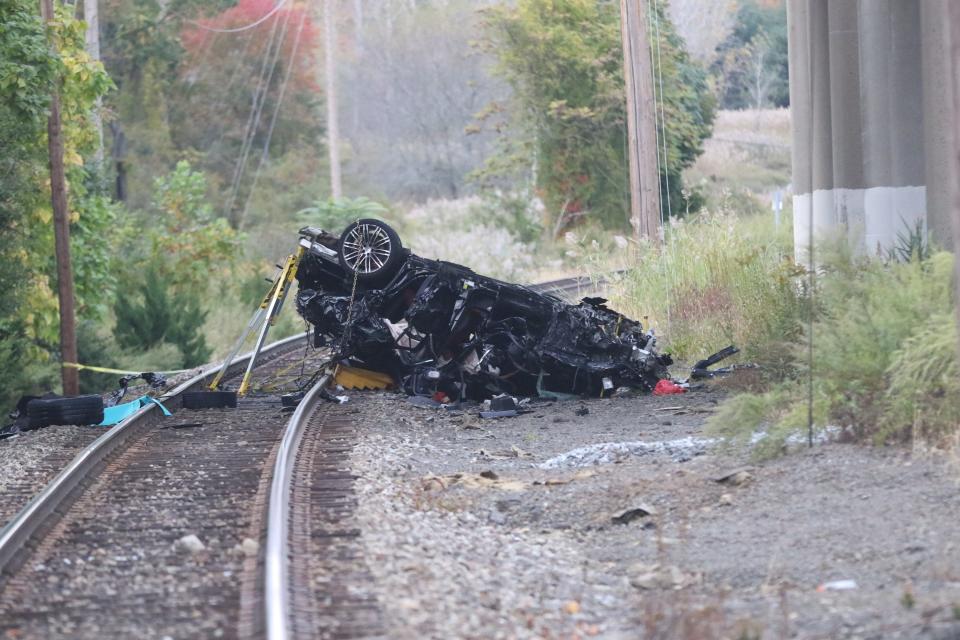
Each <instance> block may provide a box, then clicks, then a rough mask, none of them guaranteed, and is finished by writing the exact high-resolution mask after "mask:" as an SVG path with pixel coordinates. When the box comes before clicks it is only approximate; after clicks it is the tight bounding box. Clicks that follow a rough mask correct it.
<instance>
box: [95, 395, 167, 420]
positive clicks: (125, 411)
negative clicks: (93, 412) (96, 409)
mask: <svg viewBox="0 0 960 640" xmlns="http://www.w3.org/2000/svg"><path fill="white" fill-rule="evenodd" d="M150 403H153V404H155V405H157V406H158V407H160V410H161V411H163V415H165V416H169V415H173V414H171V413H170V412H169V411H167V408H166V407H165V406H163V405H162V404H161V403H160V401H159V400H157V399H156V398H151V397H150V396H141V397H139V398H137V399H136V400H132V401H131V402H124V403H123V404H118V405H116V406H114V407H107V408H106V409H104V410H103V422H101V423H100V424H99V425H97V426H99V427H112V426H113V425H115V424H117V423H119V422H123V421H124V420H126V419H127V418H129V417H130V416H132V415H133V414H135V413H136V412H137V411H139V410H140V408H141V407H145V406H147V405H148V404H150Z"/></svg>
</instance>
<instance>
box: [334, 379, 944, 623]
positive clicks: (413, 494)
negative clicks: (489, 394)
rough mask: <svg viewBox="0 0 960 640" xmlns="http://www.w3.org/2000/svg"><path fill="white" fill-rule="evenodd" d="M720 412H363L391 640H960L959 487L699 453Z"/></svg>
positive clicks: (904, 469) (933, 474)
mask: <svg viewBox="0 0 960 640" xmlns="http://www.w3.org/2000/svg"><path fill="white" fill-rule="evenodd" d="M716 400H717V397H716V395H715V394H713V393H710V392H704V393H691V394H688V395H687V396H683V397H679V398H678V397H676V396H674V397H669V398H654V397H649V396H646V397H641V396H626V397H618V398H613V399H610V400H593V401H586V402H583V403H580V402H563V403H556V404H541V405H535V406H533V407H532V411H531V412H530V413H527V414H525V415H522V416H520V417H518V418H514V419H504V420H496V421H489V420H481V419H479V418H476V417H475V416H474V415H471V414H472V413H473V412H468V413H467V414H465V415H451V414H449V413H447V412H446V411H443V410H431V409H424V408H419V407H413V406H411V405H409V404H407V403H406V402H405V400H404V398H403V397H402V396H397V395H393V394H386V393H364V394H360V393H356V394H352V397H351V401H350V403H349V404H348V405H344V406H343V410H345V411H351V412H353V418H354V420H355V421H356V422H357V424H358V428H359V429H360V436H359V442H358V444H357V446H356V448H355V449H354V452H353V464H354V472H355V473H356V474H357V475H358V479H357V482H356V488H357V491H358V493H359V506H358V511H357V517H358V520H359V522H360V524H361V527H362V529H363V541H364V545H365V548H366V551H367V562H368V565H369V567H370V569H371V571H372V573H373V575H374V577H375V579H376V591H377V597H378V600H379V602H380V606H381V607H382V608H383V611H384V615H385V618H386V621H387V625H388V630H389V633H388V635H389V637H392V638H423V637H430V638H546V637H550V638H557V637H565V638H566V637H602V638H638V637H640V638H722V637H729V638H738V637H749V638H766V637H801V638H837V637H850V638H955V637H960V549H958V547H957V545H958V543H956V542H955V541H954V540H953V538H954V536H953V533H952V532H953V531H954V528H955V523H956V522H957V521H958V519H960V499H958V497H957V491H956V480H957V475H956V473H955V472H954V471H951V467H949V466H948V465H946V464H944V461H942V460H941V459H939V458H936V457H922V456H916V455H910V454H909V453H908V452H906V451H904V450H901V449H896V448H890V449H873V448H869V447H862V446H854V445H842V444H822V445H818V446H816V447H814V448H813V449H812V450H800V451H798V452H797V453H794V454H792V455H789V456H786V457H785V458H781V459H777V460H773V461H770V462H766V463H753V462H751V461H750V460H747V459H744V458H741V457H737V456H734V455H732V454H727V453H721V452H719V451H718V450H717V447H716V446H714V445H713V444H712V443H710V442H709V441H708V439H707V438H706V436H704V434H703V430H702V425H703V421H704V418H705V416H706V415H708V414H709V412H711V411H712V409H713V408H714V407H715V404H716ZM584 409H586V411H585V412H584ZM578 414H585V415H578ZM616 443H625V444H624V446H622V447H617V446H611V444H616ZM684 444H691V445H693V446H681V445H684ZM595 445H603V446H595ZM571 452H572V453H571ZM551 461H552V462H551ZM559 461H567V462H569V464H566V463H563V464H562V463H561V462H559ZM841 580H853V581H855V585H856V586H855V588H853V589H846V590H834V589H833V586H836V585H832V586H831V587H826V588H824V587H823V586H822V585H826V584H828V583H831V582H835V581H841ZM839 586H841V587H843V586H847V587H849V586H850V583H849V582H848V583H842V582H841V583H839ZM818 587H820V588H821V590H818Z"/></svg>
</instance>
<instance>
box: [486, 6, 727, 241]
mask: <svg viewBox="0 0 960 640" xmlns="http://www.w3.org/2000/svg"><path fill="white" fill-rule="evenodd" d="M654 21H655V24H656V25H657V27H658V31H657V33H659V44H658V46H657V47H656V48H655V51H656V55H655V56H654V66H655V73H656V74H657V78H658V83H657V84H658V89H659V84H660V83H659V78H660V76H661V75H662V78H663V83H662V84H663V87H664V95H663V96H658V107H662V109H663V111H664V112H665V116H666V122H667V127H666V137H667V162H666V166H665V167H663V168H662V169H661V179H662V181H663V185H664V188H665V187H666V184H667V183H668V182H669V184H670V190H671V199H676V200H677V202H680V190H681V188H682V180H681V173H682V170H683V168H685V167H687V166H689V165H690V164H691V163H692V162H693V160H694V159H695V158H696V156H697V155H698V154H699V153H700V152H701V150H702V149H701V144H702V141H703V139H704V138H706V137H707V136H708V135H709V132H710V126H711V123H712V120H713V99H712V96H711V93H710V92H709V90H708V87H707V84H706V74H705V72H704V71H703V69H701V68H700V67H698V66H697V65H696V64H695V63H694V62H693V61H691V60H690V58H689V56H688V55H687V54H686V52H685V50H684V48H683V43H682V40H681V39H680V38H679V37H678V36H677V34H676V32H675V31H674V29H673V26H672V24H671V23H670V21H669V19H668V18H667V14H666V8H665V6H664V4H659V5H658V7H657V10H656V11H655V15H654ZM486 25H487V31H488V33H489V35H490V41H489V42H488V43H487V46H488V48H489V50H490V51H492V52H493V53H495V54H496V55H497V56H498V57H499V60H500V66H499V69H500V72H501V74H502V75H503V76H504V77H505V78H506V80H507V81H508V82H509V83H510V84H511V85H512V87H513V89H514V100H515V102H516V103H517V108H516V109H515V113H516V114H517V122H515V123H514V126H513V127H508V128H506V129H504V128H503V125H502V124H501V123H500V122H499V120H500V112H501V111H502V107H499V106H497V105H494V106H493V107H492V108H490V109H488V110H486V111H485V112H483V113H481V114H479V115H478V117H479V118H480V119H481V120H486V121H492V122H493V123H494V126H495V127H497V128H498V130H503V131H504V132H505V133H507V135H509V136H510V137H511V139H510V141H509V143H508V144H507V145H506V147H505V150H504V152H503V153H502V154H501V155H500V156H498V157H495V158H494V161H493V163H492V164H491V165H490V166H489V167H488V171H487V174H486V177H488V178H489V177H491V176H497V175H500V174H502V173H504V172H505V171H508V170H510V169H511V168H513V169H514V170H516V169H517V168H518V167H520V168H524V169H525V168H527V167H529V162H530V159H531V158H535V164H536V166H535V169H534V173H535V181H536V187H537V189H538V190H539V191H540V193H541V195H542V197H543V199H544V201H545V203H546V205H547V211H548V212H549V213H550V214H551V215H552V219H549V220H545V221H544V222H545V223H546V224H549V225H551V226H552V227H553V228H555V229H557V230H562V229H563V228H565V227H568V226H570V225H571V224H572V223H574V222H577V221H578V220H580V219H582V218H584V217H586V216H589V217H590V218H593V219H595V220H597V221H600V222H601V223H603V224H604V225H606V226H610V227H623V226H625V224H626V221H627V209H628V204H627V202H628V201H627V199H628V188H627V168H626V167H627V164H626V146H627V145H626V138H625V131H626V125H625V122H626V121H625V108H626V106H625V94H624V81H623V53H622V49H621V44H620V15H619V10H618V8H617V5H616V4H615V3H598V2H595V1H593V0H520V1H519V2H517V3H516V5H515V6H514V5H512V4H511V5H506V4H504V5H500V6H497V7H494V8H492V9H490V10H488V11H487V12H486ZM518 132H522V133H521V134H520V135H518ZM663 200H664V206H666V202H667V198H666V197H664V198H663Z"/></svg>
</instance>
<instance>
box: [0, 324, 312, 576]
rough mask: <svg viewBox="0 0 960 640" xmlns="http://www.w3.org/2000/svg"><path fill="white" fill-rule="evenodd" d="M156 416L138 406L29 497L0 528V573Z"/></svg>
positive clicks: (197, 380)
mask: <svg viewBox="0 0 960 640" xmlns="http://www.w3.org/2000/svg"><path fill="white" fill-rule="evenodd" d="M306 336H307V334H306V333H301V334H297V335H295V336H290V337H289V338H285V339H283V340H278V341H277V342H274V343H272V344H270V345H268V346H267V347H266V348H264V349H263V350H262V351H261V352H260V354H261V355H263V354H265V353H271V352H277V351H282V350H284V349H285V348H286V347H289V346H290V345H291V344H295V343H297V342H299V341H301V340H303V339H304V338H306ZM253 353H254V352H253V351H251V352H250V353H247V354H245V355H244V356H242V357H241V358H239V359H238V360H237V362H236V363H234V365H233V366H231V371H232V372H239V371H241V370H242V369H243V368H244V367H245V366H246V362H247V361H248V360H249V359H250V358H251V357H252V356H253ZM218 368H219V367H218V366H213V367H211V368H208V369H206V370H205V371H204V372H202V373H200V374H198V375H196V376H194V377H193V378H190V379H189V380H187V381H185V382H184V383H183V384H181V385H179V386H177V387H176V388H175V389H174V390H173V391H171V392H170V395H169V396H167V400H165V402H164V404H165V405H166V406H167V407H168V408H174V409H176V408H179V406H180V404H179V403H180V395H181V394H182V393H183V392H184V391H193V390H199V389H202V388H204V385H205V384H206V382H207V379H208V378H209V377H210V376H211V375H213V374H215V373H216V371H217V370H218ZM159 418H160V408H159V407H157V406H156V405H155V404H154V403H152V402H151V403H150V404H148V405H147V406H145V407H143V408H141V409H140V410H139V411H137V413H135V414H133V415H132V416H130V417H129V418H127V419H126V420H124V421H123V422H121V423H119V424H118V425H116V426H115V427H112V428H111V429H109V430H108V431H107V432H106V433H104V434H103V435H102V436H100V437H99V438H97V439H96V440H94V441H93V442H91V443H90V444H89V445H88V446H87V447H86V448H85V449H83V450H82V451H81V452H80V453H78V454H77V455H76V456H75V457H74V458H73V460H71V461H70V463H69V464H68V465H67V466H66V467H64V469H63V470H62V471H61V472H60V473H59V474H57V476H56V477H55V478H54V479H53V480H51V481H50V483H49V484H47V486H46V487H44V488H43V489H42V490H41V491H40V492H39V493H38V494H37V495H35V496H34V497H33V498H31V500H30V502H28V503H27V504H26V506H24V507H23V509H21V510H20V512H19V513H18V514H17V515H16V516H14V517H13V519H12V520H10V522H8V523H7V524H6V526H4V527H3V529H0V573H3V572H9V570H10V569H11V565H12V561H13V560H14V559H15V558H17V556H18V555H19V554H20V551H21V550H22V549H23V548H24V547H25V546H26V545H27V544H28V543H29V542H30V541H31V540H32V539H33V537H34V536H35V535H36V534H37V532H38V531H39V530H40V529H41V527H42V526H43V524H44V522H45V521H46V520H47V518H48V517H49V516H50V515H51V514H53V513H54V512H55V511H58V510H61V507H63V506H64V504H66V502H67V500H68V499H69V498H70V497H71V496H72V495H74V494H75V492H76V490H77V489H78V488H80V487H81V485H82V484H83V483H84V481H85V480H87V479H88V478H89V477H90V476H91V475H92V474H93V472H94V471H95V470H96V469H97V467H98V466H99V465H100V464H101V463H102V462H103V461H104V460H105V459H106V458H107V457H108V456H109V455H110V454H112V453H113V452H114V451H117V450H118V449H119V448H120V447H121V446H122V445H123V444H124V443H125V442H127V441H128V440H130V438H131V437H133V436H136V435H139V434H140V433H143V432H144V431H146V430H147V429H149V428H150V427H152V426H153V425H154V424H155V423H156V422H158V420H159Z"/></svg>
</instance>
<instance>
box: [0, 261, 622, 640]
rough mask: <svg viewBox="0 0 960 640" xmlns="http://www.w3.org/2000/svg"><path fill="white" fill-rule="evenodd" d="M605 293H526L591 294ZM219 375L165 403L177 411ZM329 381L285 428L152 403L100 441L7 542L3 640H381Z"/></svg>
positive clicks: (263, 405)
mask: <svg viewBox="0 0 960 640" xmlns="http://www.w3.org/2000/svg"><path fill="white" fill-rule="evenodd" d="M603 284H605V279H603V278H599V279H591V278H589V277H577V278H564V279H560V280H554V281H551V282H546V283H541V284H539V285H535V286H533V287H531V288H533V289H534V290H536V291H539V292H543V293H552V294H560V295H565V296H582V295H587V294H589V293H591V292H595V291H596V290H597V288H598V287H601V286H603ZM301 345H305V340H304V336H298V337H295V338H293V339H290V340H287V341H281V342H280V343H276V344H274V345H271V347H270V348H269V349H267V350H265V351H264V354H263V355H264V356H266V357H265V358H264V360H265V361H264V362H263V363H262V364H261V365H260V366H258V368H257V375H258V376H260V377H262V376H263V375H271V374H273V373H276V372H277V371H278V370H281V369H290V368H291V367H292V366H295V365H296V364H297V362H298V361H299V359H300V358H301V356H300V349H299V347H300V346H301ZM246 363H247V360H246V359H241V360H240V361H238V362H237V363H235V364H234V365H233V367H232V368H231V371H230V373H229V374H228V379H229V377H235V376H236V375H237V374H239V373H241V372H242V370H243V368H245V366H246ZM315 369H316V365H314V366H312V367H311V370H315ZM212 375H213V372H212V371H211V372H207V373H205V374H204V375H201V376H198V377H196V378H193V379H191V380H190V381H188V382H186V383H184V384H183V385H181V386H180V387H178V388H177V389H175V390H174V391H173V392H172V394H171V395H170V397H169V398H168V399H167V401H166V404H167V405H168V406H169V407H170V408H171V409H174V410H175V409H177V408H179V406H180V404H179V396H180V394H182V393H183V392H184V391H188V390H197V389H200V388H202V387H203V386H204V385H205V384H206V383H207V381H208V379H209V377H211V376H212ZM328 381H329V380H328V378H327V377H324V378H322V379H321V380H320V381H318V382H317V384H316V385H315V386H314V387H313V388H312V389H311V390H310V391H309V392H308V393H307V395H306V396H305V398H304V399H303V400H302V401H301V403H300V404H299V406H298V408H297V410H296V411H295V412H294V414H293V415H292V416H291V417H290V418H289V420H288V419H287V416H286V415H283V414H282V413H281V411H280V406H279V404H280V403H279V398H278V397H276V395H269V396H268V395H265V394H261V393H253V394H251V395H250V396H249V397H248V398H244V399H242V400H241V402H240V406H239V407H238V409H236V410H205V411H201V412H180V413H176V414H175V415H174V416H173V418H168V419H166V420H165V421H164V422H163V423H162V424H160V418H161V416H160V412H159V411H158V410H157V409H156V408H154V407H153V406H150V407H147V408H145V409H143V410H141V411H140V412H139V413H138V414H137V415H136V416H135V417H134V418H132V419H130V420H128V421H126V422H125V423H123V424H121V425H118V426H117V427H115V428H113V429H111V430H109V431H107V432H106V433H104V435H102V436H100V437H99V438H98V439H97V440H96V441H94V442H93V443H92V444H90V445H89V446H88V447H86V448H85V449H84V450H83V451H82V452H81V453H80V454H78V455H77V456H76V457H75V458H74V459H73V460H72V461H71V462H70V463H69V464H68V465H67V466H66V467H65V468H64V469H63V471H61V473H60V474H59V475H58V476H57V477H56V478H55V479H54V480H53V481H52V482H50V484H49V485H47V487H46V488H45V489H44V490H43V491H41V492H40V493H39V494H38V495H37V496H36V497H35V498H34V499H33V500H31V502H30V503H29V504H28V505H27V506H26V507H25V508H24V509H23V510H22V511H21V512H20V513H19V514H18V515H17V516H16V517H15V518H14V519H13V520H12V521H11V522H10V523H9V524H8V525H7V526H6V527H5V528H4V529H3V530H2V531H0V633H6V634H7V635H12V636H14V637H26V638H30V637H42V638H77V637H90V638H94V637H96V638H100V637H131V638H133V637H157V638H165V637H170V638H179V637H226V638H231V637H243V638H261V637H266V638H268V639H269V640H286V639H288V638H356V637H365V638H369V637H384V636H385V635H386V631H385V627H384V621H383V618H382V615H381V611H380V609H379V607H378V604H377V601H376V597H375V596H374V595H373V588H372V587H373V584H372V582H373V579H372V576H371V575H370V573H369V571H368V569H367V567H366V564H365V561H364V558H363V548H362V544H361V538H360V533H361V532H360V530H359V529H358V527H357V526H356V524H355V522H354V511H355V508H356V497H355V495H354V492H353V480H354V478H353V476H352V474H351V471H350V468H349V455H350V452H351V449H352V447H353V444H354V441H355V436H356V434H355V432H354V429H353V426H352V425H351V424H350V422H349V420H348V419H346V418H345V417H344V415H343V413H342V412H340V411H338V410H337V409H336V405H332V404H328V403H324V402H322V401H321V389H322V388H323V387H324V386H325V385H326V384H327V382H328ZM189 536H195V538H196V539H195V540H194V539H192V538H190V537H189ZM197 543H199V544H197ZM201 547H202V548H201Z"/></svg>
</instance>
